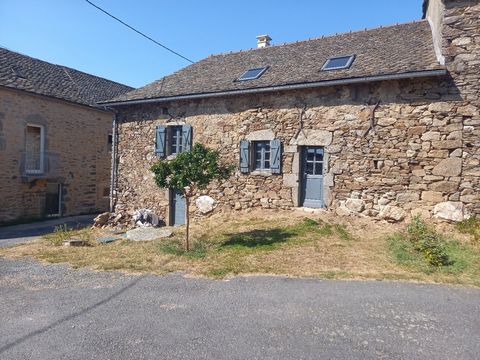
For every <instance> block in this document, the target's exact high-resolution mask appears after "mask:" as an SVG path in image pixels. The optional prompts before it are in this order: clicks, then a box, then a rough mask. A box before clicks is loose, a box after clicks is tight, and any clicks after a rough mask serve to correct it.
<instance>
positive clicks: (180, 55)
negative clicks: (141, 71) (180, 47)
mask: <svg viewBox="0 0 480 360" xmlns="http://www.w3.org/2000/svg"><path fill="white" fill-rule="evenodd" d="M85 1H86V2H87V3H89V4H90V5H92V6H93V7H94V8H96V9H98V10H100V11H101V12H103V13H104V14H106V15H108V16H110V17H111V18H112V19H115V20H116V21H118V22H119V23H120V24H122V25H125V26H126V27H128V28H129V29H130V30H133V31H135V32H136V33H137V34H139V35H141V36H143V37H144V38H146V39H148V40H150V41H152V42H153V43H155V44H157V45H159V46H161V47H162V48H164V49H165V50H167V51H170V52H171V53H173V54H175V55H177V56H179V57H181V58H182V59H184V60H187V61H189V62H191V63H193V61H192V60H190V59H189V58H187V57H185V56H183V55H182V54H179V53H178V52H176V51H175V50H172V49H170V48H169V47H167V46H165V45H163V44H161V43H159V42H158V41H156V40H155V39H152V38H151V37H150V36H148V35H146V34H144V33H143V32H141V31H140V30H137V29H135V28H134V27H133V26H130V25H128V24H127V23H126V22H124V21H122V20H120V19H119V18H117V17H116V16H114V15H112V14H110V13H109V12H108V11H106V10H104V9H102V8H101V7H100V6H98V5H96V4H94V3H93V2H91V1H89V0H85Z"/></svg>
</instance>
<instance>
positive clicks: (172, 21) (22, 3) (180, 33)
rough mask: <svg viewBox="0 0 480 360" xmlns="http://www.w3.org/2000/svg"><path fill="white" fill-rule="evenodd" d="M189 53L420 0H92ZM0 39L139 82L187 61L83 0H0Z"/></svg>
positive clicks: (360, 19) (362, 21)
mask: <svg viewBox="0 0 480 360" xmlns="http://www.w3.org/2000/svg"><path fill="white" fill-rule="evenodd" d="M92 1H93V2H94V3H96V4H97V5H99V6H100V7H103V8H105V9H106V10H108V11H109V12H111V13H112V14H113V15H116V16H117V17H119V18H120V19H122V20H124V21H125V22H127V23H129V24H130V25H132V26H134V27H136V28H138V29H140V30H142V31H143V32H145V33H146V34H148V35H150V36H151V37H153V38H154V39H156V40H157V41H159V42H161V43H163V44H165V45H167V46H169V47H171V48H173V49H174V50H176V51H178V52H179V53H181V54H183V55H185V56H186V57H188V58H191V59H192V60H200V59H202V58H204V57H206V56H208V55H210V54H215V53H220V52H227V51H235V50H240V49H248V48H251V47H255V46H256V39H255V36H256V35H259V34H264V33H268V34H269V35H270V36H271V37H272V38H273V43H274V44H279V43H283V42H291V41H296V40H302V39H307V38H309V37H317V36H321V35H328V34H333V33H336V32H345V31H350V30H359V29H363V28H372V27H377V26H380V25H391V24H394V23H397V22H407V21H412V20H418V19H420V18H421V6H422V1H421V0H337V1H331V0H328V1H327V0H296V1H293V0H291V1H286V0H276V1H275V0H257V1H253V0H246V1H227V0H197V1H194V0H169V1H166V0H92ZM0 46H3V47H6V48H8V49H11V50H14V51H18V52H21V53H23V54H26V55H29V56H33V57H36V58H39V59H42V60H45V61H49V62H52V63H56V64H62V65H65V66H69V67H73V68H75V69H78V70H82V71H85V72H87V73H91V74H95V75H98V76H102V77H105V78H108V79H111V80H115V81H118V82H121V83H124V84H127V85H131V86H134V87H139V86H142V85H145V84H147V83H149V82H152V81H153V80H156V79H159V78H160V77H162V76H164V75H167V74H169V73H172V72H173V71H176V70H178V69H180V68H182V67H184V66H187V65H188V63H187V62H186V61H185V60H182V59H181V58H178V57H176V56H175V55H173V54H171V53H169V52H167V51H165V50H163V49H162V48H160V47H159V46H157V45H155V44H153V43H151V42H150V41H148V40H147V39H145V38H143V37H141V36H139V35H138V34H136V33H134V32H133V31H131V30H129V29H127V28H126V27H124V26H123V25H121V24H119V23H117V22H116V21H114V20H113V19H111V18H109V17H107V16H106V15H105V14H103V13H101V12H100V11H98V10H97V9H95V8H93V7H92V6H90V5H89V4H88V3H87V2H85V0H0Z"/></svg>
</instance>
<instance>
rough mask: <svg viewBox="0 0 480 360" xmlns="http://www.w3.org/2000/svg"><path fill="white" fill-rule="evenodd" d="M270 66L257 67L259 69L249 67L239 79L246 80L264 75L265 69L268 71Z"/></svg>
mask: <svg viewBox="0 0 480 360" xmlns="http://www.w3.org/2000/svg"><path fill="white" fill-rule="evenodd" d="M267 69H268V66H265V67H261V68H257V69H249V70H247V71H245V72H244V73H243V74H242V75H240V77H239V78H238V79H237V81H246V80H255V79H258V78H259V77H260V76H262V75H263V73H264V72H265V71H267Z"/></svg>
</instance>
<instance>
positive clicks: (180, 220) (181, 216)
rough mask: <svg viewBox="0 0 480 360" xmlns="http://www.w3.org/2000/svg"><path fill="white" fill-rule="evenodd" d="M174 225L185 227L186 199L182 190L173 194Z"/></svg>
mask: <svg viewBox="0 0 480 360" xmlns="http://www.w3.org/2000/svg"><path fill="white" fill-rule="evenodd" d="M171 211H172V212H171V214H172V224H173V225H185V197H184V196H183V194H182V192H181V191H180V190H175V191H173V193H172V209H171Z"/></svg>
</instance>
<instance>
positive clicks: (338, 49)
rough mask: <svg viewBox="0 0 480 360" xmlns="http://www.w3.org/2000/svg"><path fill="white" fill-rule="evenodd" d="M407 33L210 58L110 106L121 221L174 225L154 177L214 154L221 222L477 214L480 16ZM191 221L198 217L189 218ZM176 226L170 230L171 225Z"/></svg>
mask: <svg viewBox="0 0 480 360" xmlns="http://www.w3.org/2000/svg"><path fill="white" fill-rule="evenodd" d="M423 11H424V17H423V19H421V20H418V21H414V22H411V23H406V24H397V25H393V26H386V27H380V28H376V29H370V30H361V31H354V32H349V33H344V34H336V35H334V36H325V37H321V38H317V39H310V40H306V41H299V42H295V43H290V44H283V45H276V46H270V43H269V42H270V40H271V39H270V38H269V37H268V36H259V37H257V39H258V45H259V46H258V48H256V49H251V50H246V51H240V52H233V53H226V54H220V55H214V56H210V57H208V58H206V59H203V60H201V61H198V62H196V63H194V64H192V65H190V66H188V67H186V68H184V69H181V70H179V71H178V72H175V73H174V74H172V75H169V76H166V77H164V78H162V79H160V80H158V81H155V82H153V83H151V84H149V85H146V86H144V87H142V88H139V89H137V90H134V91H132V92H129V93H127V94H125V95H122V96H119V97H118V98H116V99H114V100H112V101H109V102H108V105H109V106H111V107H114V108H115V109H116V110H117V111H118V118H117V120H118V121H117V122H116V125H115V134H114V135H115V140H114V141H115V143H116V146H115V150H114V151H115V166H114V171H113V174H114V184H115V191H114V194H113V195H114V199H112V200H113V202H114V203H115V210H116V212H118V213H124V214H125V213H126V214H130V215H131V214H132V212H133V211H134V210H135V209H138V208H150V209H153V210H154V211H156V212H157V213H158V214H160V215H162V216H164V217H165V218H166V221H167V223H173V224H175V223H181V222H182V218H181V216H180V215H179V213H181V211H179V209H182V206H183V203H182V199H181V196H180V195H179V194H178V193H176V192H175V191H169V190H165V191H163V190H159V189H158V188H156V186H155V184H154V182H153V175H152V174H151V172H150V171H149V168H150V166H151V165H152V164H153V163H154V162H155V161H156V160H157V159H158V158H168V157H169V156H174V154H176V153H178V152H179V151H185V150H188V149H189V148H190V146H191V144H192V142H201V143H204V144H206V145H207V146H209V147H211V148H215V149H218V150H219V151H220V153H221V154H222V157H223V159H224V160H225V161H226V162H230V163H233V164H237V170H236V171H235V173H234V174H233V175H232V176H231V178H230V179H228V180H227V181H225V182H222V183H215V184H213V185H212V186H211V187H209V189H208V190H206V191H205V192H204V194H206V195H209V196H210V197H212V198H213V199H214V200H215V201H217V203H218V206H217V209H216V211H234V210H240V209H247V208H252V207H262V208H281V209H289V208H292V207H302V206H303V207H314V208H317V207H325V208H327V209H332V210H334V211H336V212H337V213H338V214H351V213H361V214H364V215H367V216H371V217H375V218H382V219H387V220H391V221H399V220H402V219H404V218H405V217H408V216H411V215H412V214H416V213H419V214H421V215H422V216H424V217H430V216H437V217H443V218H447V219H450V220H460V219H463V218H464V216H468V215H469V214H474V213H476V214H479V213H480V203H479V193H480V165H479V163H480V140H479V139H480V112H479V105H480V104H479V81H480V22H479V17H480V4H479V1H478V0H471V1H468V0H430V1H425V2H424V4H423ZM195 210H196V209H193V211H195ZM177 217H178V218H177Z"/></svg>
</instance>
